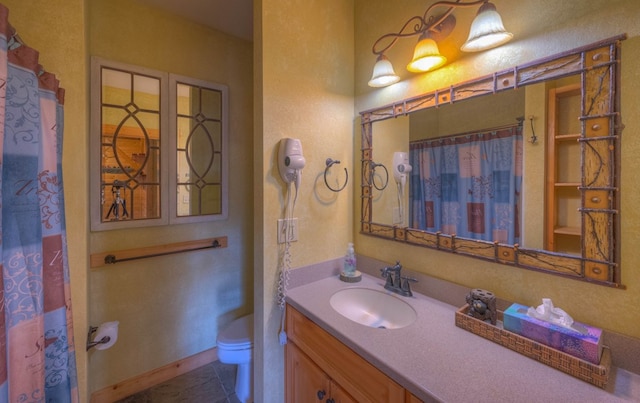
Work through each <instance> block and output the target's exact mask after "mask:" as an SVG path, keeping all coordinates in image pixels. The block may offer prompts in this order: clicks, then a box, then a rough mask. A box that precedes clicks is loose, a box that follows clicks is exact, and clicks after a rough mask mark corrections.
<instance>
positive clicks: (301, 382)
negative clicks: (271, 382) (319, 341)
mask: <svg viewBox="0 0 640 403" xmlns="http://www.w3.org/2000/svg"><path fill="white" fill-rule="evenodd" d="M285 360H286V375H287V377H286V380H285V399H286V401H287V403H302V402H305V403H306V402H325V401H326V400H327V399H329V398H330V396H331V395H330V393H331V380H330V379H329V377H328V376H327V374H325V373H324V371H322V370H321V369H320V368H319V367H318V366H317V365H316V364H314V363H313V361H311V359H310V358H309V357H307V355H306V354H304V353H303V352H302V351H300V349H298V347H296V345H295V344H293V343H291V342H289V343H287V344H286V346H285Z"/></svg>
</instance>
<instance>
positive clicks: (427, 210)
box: [409, 125, 522, 244]
mask: <svg viewBox="0 0 640 403" xmlns="http://www.w3.org/2000/svg"><path fill="white" fill-rule="evenodd" d="M409 150H410V152H409V162H410V163H411V165H412V167H413V170H412V172H411V179H410V186H409V189H410V194H409V209H410V213H409V217H410V219H411V222H410V225H409V226H410V227H411V228H419V229H423V230H427V231H432V232H437V231H440V232H442V233H444V234H449V235H456V236H459V237H464V238H471V239H480V240H484V241H491V242H494V241H497V242H501V243H508V244H516V243H518V242H519V239H520V219H519V209H520V191H521V186H522V126H520V125H518V126H513V127H507V128H502V129H499V130H490V131H485V132H482V133H473V134H465V135H458V136H453V137H448V138H439V139H433V140H420V141H415V142H412V143H411V144H410V146H409Z"/></svg>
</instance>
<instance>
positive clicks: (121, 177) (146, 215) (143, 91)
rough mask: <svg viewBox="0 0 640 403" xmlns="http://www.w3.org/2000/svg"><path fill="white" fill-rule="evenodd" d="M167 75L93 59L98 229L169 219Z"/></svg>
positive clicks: (93, 205) (95, 227) (93, 220)
mask: <svg viewBox="0 0 640 403" xmlns="http://www.w3.org/2000/svg"><path fill="white" fill-rule="evenodd" d="M167 80H168V79H167V74H165V73H161V72H155V71H152V70H149V69H143V68H139V67H136V66H127V65H123V64H119V63H113V62H107V61H103V60H100V59H97V58H95V59H93V60H92V98H91V100H92V102H91V113H92V117H91V132H92V137H91V141H92V153H94V154H93V155H94V156H96V157H97V158H98V159H97V160H96V159H94V158H92V166H91V171H92V174H91V181H92V184H91V195H92V199H91V200H92V202H91V228H92V229H93V230H102V229H114V228H128V227H139V226H148V225H159V224H166V223H167V222H168V219H167V217H163V209H165V210H167V211H168V207H167V206H168V203H167V201H166V200H167V197H166V196H163V189H165V188H166V186H167V185H166V181H167V172H163V169H166V168H163V167H165V166H167V165H168V164H167V161H164V162H163V158H166V157H163V153H165V151H164V150H163V149H162V144H163V143H165V141H163V138H164V137H165V136H166V134H165V132H166V131H167V130H166V127H167V119H168V117H167V116H166V115H167V113H166V111H167V108H168V106H166V105H165V106H164V107H163V105H162V102H163V97H162V93H163V90H162V88H163V86H164V88H166V85H167V84H166V82H167ZM164 91H166V89H165V90H164ZM165 102H166V101H165ZM165 147H166V145H165ZM94 161H95V162H94ZM163 182H164V186H163ZM165 193H166V191H165ZM96 201H99V204H98V203H96ZM163 206H165V207H163ZM164 215H165V216H166V213H165V214H164Z"/></svg>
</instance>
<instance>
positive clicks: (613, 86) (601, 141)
mask: <svg viewBox="0 0 640 403" xmlns="http://www.w3.org/2000/svg"><path fill="white" fill-rule="evenodd" d="M624 39H626V35H624V34H623V35H619V36H616V37H613V38H609V39H605V40H603V41H600V42H597V43H594V44H591V45H587V46H583V47H580V48H577V49H574V50H571V51H567V52H563V53H561V54H558V55H555V56H551V57H547V58H544V59H540V60H536V61H533V62H530V63H527V64H524V65H520V66H516V67H513V68H510V69H507V70H503V71H499V72H496V73H494V74H492V75H488V76H484V77H480V78H477V79H474V80H470V81H466V82H463V83H459V84H454V85H452V86H450V87H448V88H443V89H439V90H436V91H433V92H429V93H426V94H423V95H420V96H417V97H413V98H410V99H406V100H402V101H398V102H396V103H393V104H389V105H385V106H382V107H379V108H375V109H371V110H367V111H363V112H361V113H360V115H361V136H362V147H361V162H362V182H361V189H362V196H361V203H362V205H361V212H362V215H361V233H363V234H365V235H371V236H376V237H381V238H385V239H389V240H394V241H398V242H404V243H409V244H412V245H417V246H423V247H428V248H433V249H438V250H441V251H447V252H450V253H456V254H460V255H466V256H471V257H476V258H480V259H483V260H490V261H494V262H497V263H502V264H506V265H511V266H515V267H521V268H526V269H533V270H538V271H542V272H546V273H550V274H556V275H560V276H564V277H568V278H573V279H577V280H584V281H589V282H592V283H596V284H601V285H606V286H611V287H617V288H624V286H623V285H622V284H621V281H620V278H621V276H620V267H619V265H618V262H619V246H618V242H617V240H616V231H617V228H618V220H619V214H618V199H619V196H618V192H619V189H618V184H617V181H618V178H617V175H616V167H617V165H618V158H619V155H618V154H619V147H618V145H619V135H620V133H621V130H622V127H623V126H622V124H621V122H620V114H619V91H618V88H619V81H618V80H619V69H620V60H619V55H620V42H621V41H622V40H624ZM570 76H576V77H577V80H576V81H577V82H578V83H579V84H578V87H577V88H578V90H577V94H573V92H572V91H575V88H574V89H571V90H567V93H566V94H563V93H561V95H569V94H573V95H576V96H577V98H575V99H571V98H567V99H566V100H567V101H569V102H570V103H571V102H575V101H577V103H578V105H575V104H573V103H571V104H570V105H569V106H568V107H569V108H570V109H575V110H576V111H577V113H578V115H577V116H575V118H576V119H575V120H576V121H577V125H576V127H577V129H575V130H564V126H562V130H564V131H560V132H558V133H556V134H554V138H553V142H554V151H553V153H554V155H555V152H556V150H562V151H559V154H561V155H565V154H566V155H568V156H569V158H568V159H564V160H562V161H561V160H559V159H556V163H558V164H560V165H558V166H560V167H562V168H563V169H557V172H556V173H555V174H554V179H553V186H552V188H553V191H552V192H550V193H552V194H553V197H552V198H549V197H548V198H547V200H546V201H545V202H544V203H545V204H548V203H550V201H552V202H554V203H555V202H556V201H558V200H561V201H562V203H555V205H557V207H558V208H557V209H556V211H557V213H556V214H555V215H556V218H557V221H555V222H554V225H553V226H551V228H552V230H551V232H552V233H553V236H552V238H553V239H554V242H553V243H554V244H555V245H554V246H553V247H550V246H547V247H546V248H545V249H536V248H530V247H527V246H526V245H524V246H523V245H519V244H515V245H509V244H502V243H499V242H495V241H494V242H492V241H483V240H476V239H469V238H462V237H458V236H456V235H455V234H445V233H443V232H427V231H424V230H420V229H416V228H410V227H401V226H394V225H388V224H384V223H381V222H379V221H376V219H374V211H373V210H374V203H373V200H374V197H375V194H374V192H373V189H372V184H371V181H370V177H371V172H370V170H369V169H368V167H369V166H370V165H371V163H372V162H373V161H376V162H377V160H378V159H380V156H379V155H375V156H374V148H373V124H374V123H375V122H377V121H381V120H386V119H392V118H396V117H400V116H406V115H409V114H410V113H411V112H414V111H418V110H423V109H427V108H436V107H439V106H441V105H445V104H454V103H456V102H459V101H462V100H465V99H469V98H474V97H479V96H482V95H490V94H495V93H497V92H501V91H507V90H513V89H516V88H520V87H524V86H528V85H531V84H539V83H546V82H549V81H555V80H559V79H565V78H567V77H570ZM564 101H565V99H563V100H562V102H564ZM573 123H574V124H575V123H576V122H575V121H574V122H573ZM562 125H565V123H564V122H563V123H562ZM527 147H535V145H529V144H525V149H524V153H525V158H526V153H527ZM565 147H567V148H568V149H567V151H564V150H563V149H564V148H565ZM380 153H382V151H380ZM567 164H569V165H570V167H569V168H567V169H564V168H565V165H567ZM413 171H416V167H413ZM549 186H551V184H550V183H549V180H548V177H547V187H549ZM526 191H527V190H525V192H526ZM529 191H530V192H537V190H536V189H530V190H529ZM548 209H549V208H548V207H547V211H548ZM554 209H555V207H554ZM569 211H571V214H572V215H571V219H566V217H569ZM541 214H542V213H541ZM561 216H565V217H564V218H563V219H560V217H561ZM563 220H564V221H563ZM526 225H527V223H523V226H526ZM546 238H550V236H549V234H546ZM560 238H564V239H563V240H560Z"/></svg>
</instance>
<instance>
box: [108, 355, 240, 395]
mask: <svg viewBox="0 0 640 403" xmlns="http://www.w3.org/2000/svg"><path fill="white" fill-rule="evenodd" d="M235 380H236V366H235V365H228V364H222V363H220V361H216V362H213V363H211V364H207V365H205V366H202V367H200V368H197V369H194V370H193V371H191V372H188V373H186V374H184V375H180V376H178V377H176V378H174V379H171V380H169V381H167V382H164V383H161V384H159V385H156V386H154V387H152V388H150V389H147V390H143V391H142V392H139V393H136V394H135V395H132V396H129V397H126V398H124V399H122V400H119V401H118V402H116V403H194V402H198V403H239V402H240V400H238V398H237V397H236V394H235V391H234V387H235Z"/></svg>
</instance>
